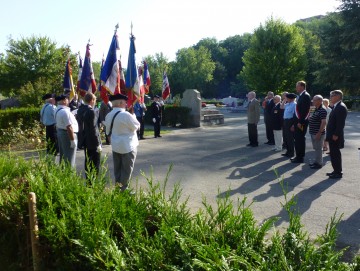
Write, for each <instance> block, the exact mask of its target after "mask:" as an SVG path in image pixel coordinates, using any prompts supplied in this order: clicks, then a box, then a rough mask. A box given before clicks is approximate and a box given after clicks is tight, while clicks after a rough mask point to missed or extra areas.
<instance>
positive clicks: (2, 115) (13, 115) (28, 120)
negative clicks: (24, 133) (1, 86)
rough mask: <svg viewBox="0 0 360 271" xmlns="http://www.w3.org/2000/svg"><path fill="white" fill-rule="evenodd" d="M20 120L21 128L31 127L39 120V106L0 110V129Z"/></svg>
mask: <svg viewBox="0 0 360 271" xmlns="http://www.w3.org/2000/svg"><path fill="white" fill-rule="evenodd" d="M20 120H22V121H21V126H20V128H21V129H27V128H31V127H32V126H33V124H34V123H35V121H39V120H40V108H36V107H29V108H12V109H6V110H0V129H7V128H9V127H12V126H13V125H15V126H16V125H17V124H18V122H19V121H20Z"/></svg>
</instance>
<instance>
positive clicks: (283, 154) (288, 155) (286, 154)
mask: <svg viewBox="0 0 360 271" xmlns="http://www.w3.org/2000/svg"><path fill="white" fill-rule="evenodd" d="M281 155H282V156H285V157H290V158H291V157H293V156H294V155H291V154H288V153H282V154H281Z"/></svg>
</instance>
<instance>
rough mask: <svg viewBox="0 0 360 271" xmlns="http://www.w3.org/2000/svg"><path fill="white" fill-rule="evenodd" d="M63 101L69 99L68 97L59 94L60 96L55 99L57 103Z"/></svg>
mask: <svg viewBox="0 0 360 271" xmlns="http://www.w3.org/2000/svg"><path fill="white" fill-rule="evenodd" d="M65 99H69V96H68V95H65V94H61V95H60V96H56V97H55V101H57V102H59V101H62V100H65Z"/></svg>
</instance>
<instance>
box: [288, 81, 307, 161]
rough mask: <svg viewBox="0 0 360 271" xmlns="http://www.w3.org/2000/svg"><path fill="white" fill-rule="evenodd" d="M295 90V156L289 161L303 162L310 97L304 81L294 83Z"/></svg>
mask: <svg viewBox="0 0 360 271" xmlns="http://www.w3.org/2000/svg"><path fill="white" fill-rule="evenodd" d="M296 92H297V93H298V94H299V98H298V100H297V104H296V107H295V116H296V118H295V124H294V137H295V152H296V156H295V157H294V158H291V162H292V163H304V157H305V148H306V138H305V136H306V132H307V128H308V125H309V113H310V105H311V98H310V94H309V93H308V92H307V91H306V83H305V82H304V81H299V82H297V83H296Z"/></svg>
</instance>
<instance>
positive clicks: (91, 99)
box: [40, 93, 163, 191]
mask: <svg viewBox="0 0 360 271" xmlns="http://www.w3.org/2000/svg"><path fill="white" fill-rule="evenodd" d="M43 100H44V101H45V104H44V105H43V107H42V109H41V111H40V121H41V123H43V125H44V126H45V127H46V141H47V145H46V146H47V153H48V154H51V155H57V153H59V156H60V159H59V160H60V163H61V162H63V161H64V162H65V163H68V164H70V165H71V166H72V167H75V162H76V151H77V150H79V149H84V154H85V175H86V179H87V182H88V185H91V179H92V177H91V176H90V175H89V174H91V173H95V174H96V175H97V174H98V172H99V169H100V160H101V151H102V141H101V136H100V130H99V124H100V123H101V125H103V126H104V128H105V138H106V143H107V144H111V146H112V154H113V163H114V175H115V183H116V185H117V186H118V187H119V189H120V190H121V191H124V190H126V189H127V188H128V183H129V180H130V178H131V175H132V171H133V168H134V164H135V159H136V154H137V146H138V145H139V140H141V139H144V114H145V111H146V106H145V105H144V104H138V103H137V104H135V105H134V108H133V109H134V110H132V111H131V112H128V111H127V110H126V108H127V100H128V98H127V96H125V95H122V94H116V95H111V96H110V97H109V100H110V102H109V103H108V104H107V105H105V106H102V107H101V106H100V110H97V107H96V96H95V95H94V94H92V93H87V94H86V95H85V96H84V98H83V102H81V103H80V102H79V104H78V107H76V108H72V109H71V107H70V105H71V102H69V96H68V95H65V94H62V95H60V96H57V97H55V96H54V95H53V94H46V95H44V96H43ZM76 100H77V99H76ZM159 100H160V97H159V96H157V95H156V96H155V97H154V102H153V103H152V105H151V109H152V110H151V111H152V117H153V123H154V137H155V138H157V137H161V135H160V127H161V120H162V108H163V105H162V104H161V103H160V101H159ZM76 102H77V101H76ZM56 103H57V106H56V105H55V104H56ZM74 113H76V117H75V114H74Z"/></svg>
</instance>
